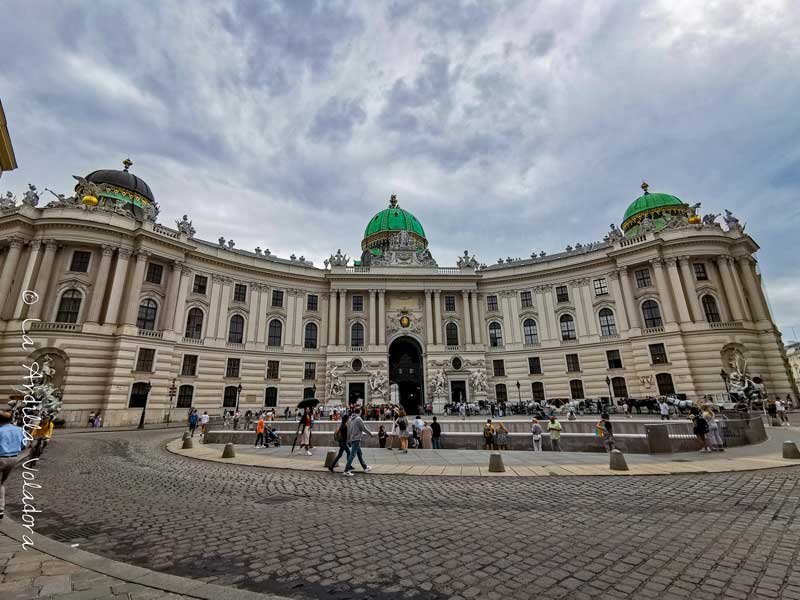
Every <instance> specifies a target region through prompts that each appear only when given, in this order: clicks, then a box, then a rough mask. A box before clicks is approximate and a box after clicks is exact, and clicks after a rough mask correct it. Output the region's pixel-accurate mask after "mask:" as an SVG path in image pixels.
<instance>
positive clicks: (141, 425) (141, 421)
mask: <svg viewBox="0 0 800 600" xmlns="http://www.w3.org/2000/svg"><path fill="white" fill-rule="evenodd" d="M152 387H153V386H152V384H151V383H150V382H149V381H148V382H147V384H146V386H145V396H144V404H143V405H142V416H141V417H139V427H137V429H144V411H145V410H147V400H148V399H149V398H150V389H151V388H152Z"/></svg>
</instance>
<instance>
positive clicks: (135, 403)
mask: <svg viewBox="0 0 800 600" xmlns="http://www.w3.org/2000/svg"><path fill="white" fill-rule="evenodd" d="M149 393H150V386H148V385H147V383H145V382H144V381H137V382H136V383H134V384H133V387H131V398H130V401H129V402H128V408H144V407H145V406H147V396H148V394H149Z"/></svg>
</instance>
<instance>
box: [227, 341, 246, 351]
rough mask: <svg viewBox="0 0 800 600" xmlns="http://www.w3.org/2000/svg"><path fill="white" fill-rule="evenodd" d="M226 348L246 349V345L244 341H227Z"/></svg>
mask: <svg viewBox="0 0 800 600" xmlns="http://www.w3.org/2000/svg"><path fill="white" fill-rule="evenodd" d="M225 347H226V348H231V349H233V350H244V349H245V345H244V342H225Z"/></svg>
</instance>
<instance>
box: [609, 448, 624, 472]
mask: <svg viewBox="0 0 800 600" xmlns="http://www.w3.org/2000/svg"><path fill="white" fill-rule="evenodd" d="M608 468H609V469H611V470H612V471H627V470H628V463H626V462H625V455H624V454H623V453H622V450H612V451H611V454H609V460H608Z"/></svg>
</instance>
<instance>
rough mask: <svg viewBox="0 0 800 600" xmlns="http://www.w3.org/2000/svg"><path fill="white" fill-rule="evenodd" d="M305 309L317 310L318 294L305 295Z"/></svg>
mask: <svg viewBox="0 0 800 600" xmlns="http://www.w3.org/2000/svg"><path fill="white" fill-rule="evenodd" d="M306 310H319V296H317V295H316V294H309V295H308V296H307V297H306Z"/></svg>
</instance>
